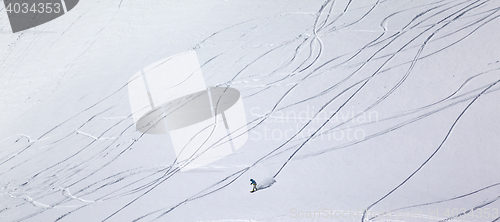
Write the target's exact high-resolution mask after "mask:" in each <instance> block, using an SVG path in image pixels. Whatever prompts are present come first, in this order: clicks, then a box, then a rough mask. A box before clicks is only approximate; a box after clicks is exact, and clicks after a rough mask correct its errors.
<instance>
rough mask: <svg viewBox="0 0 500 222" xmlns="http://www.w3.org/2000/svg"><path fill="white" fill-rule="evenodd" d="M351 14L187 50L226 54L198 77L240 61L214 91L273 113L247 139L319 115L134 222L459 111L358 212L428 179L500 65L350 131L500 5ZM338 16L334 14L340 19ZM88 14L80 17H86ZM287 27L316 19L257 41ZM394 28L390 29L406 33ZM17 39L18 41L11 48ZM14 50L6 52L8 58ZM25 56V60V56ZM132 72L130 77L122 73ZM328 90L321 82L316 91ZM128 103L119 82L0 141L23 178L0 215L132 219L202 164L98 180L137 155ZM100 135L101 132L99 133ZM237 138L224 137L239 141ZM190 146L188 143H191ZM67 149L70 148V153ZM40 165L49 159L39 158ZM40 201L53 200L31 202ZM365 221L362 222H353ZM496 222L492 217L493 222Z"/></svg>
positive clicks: (375, 6)
mask: <svg viewBox="0 0 500 222" xmlns="http://www.w3.org/2000/svg"><path fill="white" fill-rule="evenodd" d="M122 3H123V4H126V2H125V3H124V2H123V1H119V4H117V5H118V8H120V9H121V8H122V7H123V6H122ZM355 3H356V2H352V1H325V2H323V3H322V4H319V5H317V8H318V10H317V12H315V13H312V14H311V13H304V14H299V13H288V14H286V13H285V14H278V15H275V16H270V17H266V18H255V19H249V20H246V21H244V22H240V23H237V24H234V25H232V26H229V27H226V28H224V29H222V30H219V31H215V32H213V33H211V34H209V35H208V36H207V37H206V38H205V39H203V40H202V41H200V42H198V43H196V44H193V48H195V49H196V50H197V51H199V52H203V50H207V51H209V50H211V47H217V44H220V45H224V44H226V45H229V46H228V47H227V50H225V49H226V48H224V49H222V51H221V52H220V54H217V55H216V56H213V57H211V59H209V60H207V61H200V62H201V64H202V65H201V66H202V68H207V69H214V70H216V71H217V70H224V68H225V67H224V65H225V63H227V60H228V58H231V57H234V56H235V55H237V56H239V59H240V62H239V63H238V65H237V66H235V67H238V69H237V70H236V68H232V69H230V70H232V72H231V73H233V74H232V75H231V76H227V77H226V78H225V81H221V82H219V84H218V85H217V86H219V87H230V86H231V87H234V88H238V89H240V88H239V87H241V92H242V98H243V99H246V100H255V101H258V100H263V99H267V97H270V98H272V99H273V100H272V102H271V104H266V106H268V109H267V110H266V111H265V113H264V114H262V115H261V116H249V117H248V116H247V118H248V125H247V128H248V131H247V132H252V131H255V130H258V128H259V127H261V126H262V125H263V124H265V121H267V120H270V119H272V118H274V117H273V114H276V113H279V112H284V111H288V110H291V109H294V108H297V107H301V106H304V105H309V104H314V105H315V106H316V107H319V108H318V110H317V111H315V113H314V115H313V116H312V117H311V118H309V119H307V121H306V122H304V123H302V122H301V123H300V124H301V125H300V127H299V130H298V131H297V132H295V133H294V134H293V135H292V136H291V137H290V138H289V139H286V140H284V141H282V143H281V144H279V145H277V146H275V147H271V148H269V149H266V150H263V151H260V152H261V153H259V155H260V157H259V158H256V159H254V160H252V163H251V164H250V165H247V166H244V167H240V168H241V169H236V170H234V169H232V168H228V169H225V171H224V172H228V173H227V174H226V175H225V176H223V177H221V178H218V179H217V180H218V181H216V182H213V183H212V184H210V185H208V186H205V187H204V188H203V189H202V190H199V191H198V192H194V193H192V195H190V196H189V197H187V198H185V199H184V200H182V201H178V202H172V203H170V204H169V205H168V206H165V207H163V208H159V209H146V210H147V212H141V214H142V216H140V217H137V218H131V219H130V220H132V221H161V220H162V218H164V217H165V216H166V215H168V214H169V213H170V212H172V211H174V210H176V209H177V208H178V207H181V206H182V205H185V204H190V203H191V201H194V200H198V199H200V198H204V197H206V196H208V195H217V192H218V191H221V190H223V189H225V188H227V187H228V186H229V185H231V184H232V183H233V182H235V181H236V180H238V179H245V180H246V179H247V178H246V177H244V175H245V173H247V172H248V171H249V170H250V169H252V168H253V167H255V166H258V165H262V164H266V163H268V162H271V161H274V162H275V163H276V162H277V163H279V164H274V165H273V166H275V167H276V169H274V172H275V173H274V177H273V178H276V179H277V180H279V177H280V174H281V173H283V172H285V171H286V170H287V166H288V165H289V164H293V161H294V160H303V159H308V158H315V157H318V156H320V155H324V154H327V153H331V152H334V151H337V150H340V149H346V148H351V147H353V146H354V145H357V144H365V143H370V141H371V140H372V139H374V138H378V137H380V136H383V135H386V134H388V133H391V132H394V131H396V130H398V129H401V128H404V127H406V126H410V125H411V124H413V123H416V122H418V121H422V120H424V119H426V118H427V117H430V116H433V115H437V114H439V113H441V112H444V111H448V110H455V111H456V112H455V113H458V114H457V115H455V116H450V117H448V118H449V120H454V122H453V123H452V124H451V125H449V126H448V133H447V134H446V135H445V136H444V137H443V138H442V142H441V144H438V145H437V146H436V147H434V148H432V150H434V151H433V152H432V153H429V154H428V159H426V160H423V161H422V164H421V165H420V166H416V169H415V171H413V172H412V173H411V174H409V175H408V177H407V178H406V179H404V180H403V181H401V182H400V183H398V185H397V186H395V187H390V188H389V187H388V188H386V189H385V190H388V191H389V192H386V194H385V195H384V196H381V197H380V199H378V200H371V204H370V205H369V206H366V209H365V212H367V211H369V210H370V209H372V208H373V207H374V206H376V205H377V204H378V203H379V202H382V201H383V200H384V199H385V198H386V197H388V196H390V195H392V193H393V192H395V191H396V190H399V189H402V185H404V184H405V183H406V182H407V181H410V180H411V179H412V177H413V176H414V175H416V174H418V173H419V170H420V169H422V168H424V167H425V165H426V164H427V163H429V162H431V161H433V159H432V158H433V157H434V156H435V155H439V151H440V149H441V147H442V146H443V145H444V144H445V142H446V140H447V139H448V137H453V132H452V131H453V129H454V127H455V126H456V125H459V124H460V121H459V120H460V119H461V117H465V116H467V110H468V109H469V107H473V106H475V105H476V103H475V102H476V101H479V100H481V98H482V97H492V96H497V95H498V90H499V89H500V87H499V84H497V83H498V82H499V81H500V80H499V78H498V71H499V70H500V64H499V63H497V62H496V61H485V62H484V64H477V65H478V67H479V68H478V69H475V70H474V71H465V72H466V73H465V74H464V75H467V76H468V78H466V79H465V80H464V81H462V82H460V83H458V84H455V88H453V89H449V91H447V92H448V94H447V95H445V96H443V97H441V98H439V99H438V100H437V101H436V100H435V101H434V102H429V103H428V104H426V105H423V106H421V107H417V108H413V109H408V110H404V111H402V112H400V113H393V114H391V115H392V116H385V117H384V118H382V119H380V120H378V121H377V122H369V123H362V124H351V123H352V121H353V120H355V119H356V118H358V117H360V116H361V115H362V114H363V113H366V112H369V111H372V110H375V109H376V108H378V107H380V106H384V102H386V100H387V99H388V98H391V96H393V94H394V93H396V92H398V90H401V87H402V86H404V85H405V84H407V81H408V79H409V78H410V77H412V76H413V75H417V74H416V73H415V71H414V67H415V66H416V65H418V64H420V63H425V62H427V61H429V60H432V59H434V58H437V56H438V55H440V53H442V52H445V51H446V50H448V49H453V48H454V47H455V46H457V44H459V43H461V42H462V41H464V40H466V39H468V38H469V37H470V36H473V35H474V34H475V32H476V31H478V30H481V28H483V27H484V26H485V25H487V24H489V23H491V22H494V21H497V19H498V17H499V16H500V13H499V11H500V4H499V3H498V2H495V1H488V0H486V1H484V0H477V1H470V0H467V1H446V0H443V1H436V2H431V3H427V2H424V1H422V2H420V3H418V4H417V3H414V4H417V5H416V6H411V7H409V8H405V9H401V10H400V11H389V12H388V11H383V9H382V8H381V7H382V6H384V5H385V4H391V1H380V0H378V1H371V3H370V4H366V5H365V6H363V7H360V6H358V5H355ZM414 4H411V5H414ZM89 10H90V9H89ZM122 10H123V9H122ZM336 10H340V12H338V11H336ZM353 11H356V12H353ZM359 11H362V13H360V12H359ZM85 13H87V12H85ZM85 13H84V14H83V15H81V16H85ZM116 13H118V12H116ZM351 13H352V14H351ZM381 13H383V14H384V15H386V16H385V17H384V18H382V19H380V20H378V24H379V25H378V26H376V27H371V28H372V29H371V30H369V31H373V32H374V33H376V35H373V37H372V38H371V39H369V40H367V41H365V42H363V44H362V45H360V46H356V47H357V48H349V50H348V51H347V52H341V54H339V53H336V52H333V49H332V48H329V47H330V44H332V41H335V36H336V35H337V34H338V33H341V32H347V31H349V30H351V29H352V28H354V27H356V26H357V25H363V24H364V23H365V22H368V20H372V19H374V18H378V17H376V16H374V15H375V14H378V15H380V14H381ZM403 14H404V15H411V19H409V20H408V21H406V20H405V21H406V22H405V23H404V25H403V26H402V27H399V28H398V27H396V25H394V26H392V25H388V23H389V24H391V23H392V19H396V17H397V16H399V15H403ZM371 16H373V18H372V17H371ZM115 17H116V14H114V16H113V17H112V19H111V20H109V21H108V22H107V23H106V25H105V26H104V27H103V28H102V29H100V30H99V31H98V32H97V33H95V35H98V34H99V33H101V32H102V31H103V30H104V28H106V27H108V26H109V25H110V24H112V21H113V19H115ZM283 17H286V18H294V17H301V18H302V17H304V18H307V17H313V19H310V20H311V23H310V24H309V25H308V26H307V27H305V28H304V27H301V26H297V27H296V28H297V29H298V30H294V33H299V34H297V35H291V36H283V37H280V39H276V38H277V37H276V36H274V34H273V33H264V34H265V35H264V37H262V36H260V33H259V30H264V29H265V28H266V26H269V25H272V24H273V22H276V24H277V25H279V23H278V22H279V21H280V19H282V18H283ZM403 20H404V19H403ZM77 21H78V20H77ZM77 21H75V22H77ZM399 22H400V23H396V24H402V23H403V22H402V21H399ZM370 24H375V23H373V22H372V23H370ZM250 27H253V28H250ZM490 27H491V26H490ZM302 28H303V29H302ZM234 33H238V34H239V36H240V37H239V39H238V41H234V42H231V41H225V39H224V38H225V37H226V35H227V36H233V35H234ZM63 34H64V33H63ZM266 35H268V36H269V39H270V41H273V43H274V44H271V45H272V46H269V47H267V48H266V47H260V48H257V49H255V50H249V52H246V51H245V50H244V47H245V45H247V44H249V45H251V44H254V43H253V42H252V41H254V40H253V39H255V38H256V37H260V38H266ZM22 37H23V36H22V34H20V35H19V38H22ZM227 38H230V37H227ZM364 40H366V39H364ZM443 42H446V43H443ZM54 43H55V42H54ZM94 43H96V42H95V41H94V42H90V43H87V45H86V47H85V50H83V51H81V52H80V53H79V55H78V56H77V57H76V58H75V59H74V61H73V62H72V64H69V66H68V67H67V69H68V70H69V69H71V67H72V65H73V64H74V63H76V61H78V60H79V59H81V58H82V57H84V56H85V55H86V53H87V52H88V50H89V49H91V48H92V47H93V45H94ZM15 44H18V41H16V42H14V45H15ZM255 44H257V42H256V43H255ZM14 45H12V46H10V48H11V49H12V48H13V47H15V46H14ZM229 48H230V49H231V50H229ZM25 50H29V47H28V48H27V49H25ZM217 50H220V49H217ZM13 53H15V52H14V51H13V50H10V49H9V51H8V53H7V54H6V56H11V55H12V54H13ZM272 57H279V58H281V60H282V61H281V63H276V64H273V65H269V66H268V67H264V68H262V67H261V66H262V64H261V63H262V62H264V61H266V60H269V59H270V58H272ZM21 62H22V61H20V62H19V63H18V64H9V65H11V66H14V67H15V66H19V65H20V64H21ZM231 62H232V61H231ZM241 63H244V64H241ZM255 70H257V71H255ZM262 70H264V72H262ZM392 70H404V71H399V72H398V73H399V74H398V76H397V77H395V78H397V81H387V89H385V90H383V92H382V93H379V96H378V97H377V98H376V99H373V100H371V101H369V102H368V104H362V105H363V106H364V107H363V108H361V109H362V111H361V112H360V113H358V114H355V115H352V116H350V117H348V118H347V119H343V120H342V122H340V123H335V121H333V119H334V118H336V117H337V116H338V115H340V113H341V112H343V110H345V109H346V108H348V107H349V106H351V105H352V104H353V101H357V100H358V99H359V98H360V97H361V98H363V97H367V96H370V94H371V91H372V90H373V88H374V87H377V86H375V85H374V84H372V82H373V81H376V80H378V79H379V78H385V77H386V76H388V75H389V73H390V72H391V71H392ZM477 70H479V72H478V71H477ZM133 72H134V71H133V70H131V72H130V73H133ZM495 75H496V77H495ZM63 77H64V76H63ZM393 78H394V77H393ZM7 79H10V77H9V78H7ZM325 79H326V80H325ZM9 81H10V80H9ZM324 81H329V82H328V84H324V83H325V82H324ZM478 82H480V83H481V84H480V86H477V84H478ZM314 83H318V84H317V87H318V88H316V89H314V90H311V92H312V93H309V94H304V95H301V97H300V98H295V97H294V96H297V93H298V94H301V92H304V91H307V90H305V89H307V87H311V86H310V84H314ZM471 84H475V85H474V88H471V87H469V85H471ZM56 88H57V86H56ZM276 92H279V94H276ZM127 93H128V92H127V83H125V84H124V85H123V86H121V87H120V88H117V89H116V90H115V91H114V92H113V93H111V94H109V95H105V96H102V98H101V99H100V100H99V101H97V102H95V103H94V104H93V105H91V106H88V107H86V108H85V109H83V110H81V111H80V112H79V113H77V114H76V115H74V116H72V117H71V118H68V119H67V120H65V121H63V122H61V123H58V124H54V125H53V127H52V128H51V129H48V130H47V131H46V132H43V133H40V136H39V137H38V138H33V136H28V135H15V136H10V135H7V137H6V138H5V139H4V138H0V139H1V140H0V144H1V146H2V147H7V149H6V150H1V156H0V167H1V168H0V177H4V176H7V175H10V174H11V173H12V172H17V171H19V172H22V173H21V174H20V175H18V176H17V177H16V179H12V180H10V181H3V180H2V181H1V183H0V186H1V190H0V193H1V194H8V195H9V200H8V202H7V203H3V204H2V205H1V207H2V209H0V216H4V215H7V216H8V215H15V218H11V219H12V221H30V220H37V218H38V217H40V216H42V215H44V214H58V216H57V219H56V220H55V221H71V215H72V214H74V213H76V212H79V211H82V210H85V209H87V210H91V209H89V207H92V206H96V204H99V203H101V202H107V201H114V200H117V199H124V202H125V203H124V204H123V205H121V206H119V207H117V208H116V209H111V208H110V209H108V211H106V213H107V216H106V217H105V218H102V221H107V220H110V219H112V218H114V217H115V216H116V215H118V214H122V213H125V212H126V211H128V210H129V209H131V206H133V205H134V204H135V203H136V201H138V200H140V199H141V198H143V197H144V196H146V195H148V194H150V192H151V191H153V190H155V189H156V188H158V187H159V186H160V185H164V182H166V181H169V179H171V178H172V177H173V176H174V175H176V174H178V173H179V172H180V169H181V167H183V166H184V165H186V164H187V163H189V162H190V161H193V160H194V159H196V158H197V157H198V156H199V155H203V153H201V152H198V153H197V154H196V155H193V156H192V157H191V158H190V160H189V161H187V162H178V161H177V160H174V161H173V162H172V163H165V165H161V166H156V165H145V166H141V167H138V168H130V169H120V170H114V171H113V173H107V174H106V177H104V178H100V177H102V174H103V170H106V169H107V168H109V166H110V165H111V164H113V163H115V161H117V160H118V159H120V158H121V157H123V156H124V155H127V152H129V151H130V150H132V149H134V148H137V146H138V145H137V144H138V142H140V141H141V139H143V138H144V137H145V135H146V134H145V133H139V132H137V131H136V130H135V125H134V124H133V123H132V120H131V119H132V115H131V114H130V115H129V116H123V115H120V116H119V117H117V116H116V115H114V113H115V112H117V111H118V110H123V109H128V107H127V103H128V101H127V96H126V94H127ZM3 94H4V92H3V90H1V91H0V96H2V95H3ZM270 95H272V96H270ZM327 111H331V112H329V114H330V115H328V116H326V118H320V117H321V116H320V115H321V114H324V113H326V112H327ZM167 115H168V113H167ZM164 118H165V116H158V117H157V118H156V119H155V120H154V121H153V122H152V123H151V125H150V127H151V126H153V125H154V124H156V123H158V122H160V121H161V120H163V119H164ZM315 121H319V124H314V123H315ZM216 123H217V120H216V119H214V125H212V126H210V127H212V129H211V130H212V132H213V130H214V129H215V126H216ZM386 123H387V124H386ZM382 124H383V125H382ZM388 124H389V125H388ZM372 125H381V127H380V128H379V129H378V130H377V131H376V132H372V133H371V134H368V135H366V137H365V138H364V139H362V140H358V141H353V142H346V143H343V144H340V145H334V146H331V147H322V148H320V149H316V150H308V148H309V147H311V146H309V145H310V144H311V143H312V144H314V143H315V141H316V140H315V139H317V138H319V137H321V136H323V135H327V134H329V133H331V132H334V131H338V130H342V129H345V128H343V127H351V128H360V127H367V126H372ZM96 129H97V130H96ZM99 129H104V130H103V131H99ZM306 131H307V132H312V133H310V134H308V135H307V137H301V135H303V132H306ZM200 133H201V131H200ZM241 135H242V134H239V135H230V136H231V137H232V138H236V137H239V136H241ZM196 136H197V135H193V138H194V137H196ZM223 139H224V138H222V139H220V140H219V141H217V142H216V143H214V144H211V147H214V146H216V145H219V144H220V143H221V142H222V141H223ZM206 141H208V138H206V140H205V142H206ZM68 147H71V148H70V149H67V148H68ZM200 148H201V147H200ZM241 152H245V151H244V150H243V151H241ZM42 153H43V155H42ZM48 156H51V158H50V159H49V158H47V157H48ZM33 166H37V167H33ZM96 178H100V179H96ZM498 185H499V184H498V183H497V184H494V185H490V186H485V187H484V188H481V189H478V190H476V191H471V192H470V193H467V194H464V195H461V196H457V197H450V198H448V199H446V200H436V201H433V202H428V203H422V204H418V205H411V206H400V207H399V208H396V209H393V210H390V211H386V212H385V213H387V214H389V213H393V212H398V211H401V210H405V209H411V208H418V207H423V206H430V205H435V204H441V203H444V202H449V201H454V200H457V199H461V198H465V197H469V196H472V195H476V194H478V193H480V192H481V191H484V190H488V189H491V188H493V187H496V186H498ZM269 189H272V187H270V188H269ZM70 190H71V192H70ZM15 193H29V194H30V195H29V196H27V195H26V196H25V195H14V194H15ZM90 197H92V198H90ZM42 199H43V200H50V201H49V202H42V201H38V200H42ZM498 199H500V196H491V197H490V199H485V200H484V201H483V202H482V203H476V204H475V205H474V206H473V207H470V208H469V209H470V210H471V211H474V210H477V209H480V208H483V207H485V206H487V205H489V204H492V203H494V202H495V201H497V200H498ZM75 200H77V201H78V205H75V202H74V201H75ZM28 205H31V206H32V207H34V209H33V210H31V211H29V212H26V213H23V214H19V213H18V209H26V206H28ZM67 205H71V207H69V208H68V211H67V212H64V213H61V211H55V210H54V209H56V208H59V207H63V206H67ZM65 209H66V208H65ZM463 215H465V214H459V215H455V216H452V217H449V218H445V219H442V220H440V221H448V220H452V219H456V218H460V217H462V216H463ZM376 219H377V217H371V218H369V220H376ZM364 220H365V215H363V218H362V219H361V221H364ZM497 220H498V218H496V219H495V220H494V221H497Z"/></svg>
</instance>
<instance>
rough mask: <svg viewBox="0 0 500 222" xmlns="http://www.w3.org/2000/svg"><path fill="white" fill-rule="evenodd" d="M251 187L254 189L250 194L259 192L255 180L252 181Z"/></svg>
mask: <svg viewBox="0 0 500 222" xmlns="http://www.w3.org/2000/svg"><path fill="white" fill-rule="evenodd" d="M250 185H253V189H252V191H250V193H253V192H255V191H257V182H255V180H253V179H250Z"/></svg>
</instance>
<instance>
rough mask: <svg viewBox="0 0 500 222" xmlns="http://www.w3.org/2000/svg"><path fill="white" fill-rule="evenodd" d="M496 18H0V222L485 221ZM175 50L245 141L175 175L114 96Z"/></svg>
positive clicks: (182, 12)
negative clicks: (241, 110) (31, 21)
mask: <svg viewBox="0 0 500 222" xmlns="http://www.w3.org/2000/svg"><path fill="white" fill-rule="evenodd" d="M499 11H500V2H499V1H493V0H476V1H472V0H458V1H452V0H441V1H429V0H422V1H410V0H401V1H397V0H378V1H377V0H362V1H351V0H336V1H335V0H333V1H240V0H231V1H227V0H225V1H222V0H214V1H201V0H198V1H196V0H193V1H178V0H172V1H161V2H160V1H148V0H145V1H125V0H116V1H115V0H110V1H98V0H86V1H80V2H79V4H78V5H77V6H76V7H75V8H74V9H73V10H71V12H69V13H67V14H65V15H64V16H61V17H59V18H57V19H55V20H53V21H51V22H48V23H46V24H43V25H41V26H37V27H35V28H32V29H29V30H26V31H22V32H19V33H16V34H13V33H12V32H11V30H10V26H9V21H8V18H7V14H6V13H5V10H4V8H0V53H1V54H0V126H1V127H0V221H363V220H365V221H368V220H372V221H389V220H399V221H436V220H438V221H444V220H446V221H447V220H455V221H495V220H498V218H499V216H500V215H499V214H500V212H499V210H500V201H498V199H500V181H499V180H498V176H499V175H500V163H499V159H500V152H498V147H499V144H500V137H499V136H498V135H499V134H500V130H499V128H498V126H499V125H500V117H499V114H498V110H499V109H500V104H499V103H498V98H499V92H498V90H499V89H500V84H497V83H498V82H499V81H500V75H499V73H500V72H499V70H500V62H499V60H500V50H499V49H500V42H499V41H498V37H499V31H498V27H499V26H500V20H499V19H498V18H499V16H500V12H499ZM188 50H195V51H196V54H197V56H198V59H199V62H200V64H201V69H202V71H203V75H204V79H205V83H206V85H207V86H210V87H212V86H218V87H227V86H230V87H232V88H235V89H238V90H239V91H240V93H241V97H242V101H243V104H244V107H245V114H246V121H247V123H248V124H247V128H248V132H247V133H248V136H249V138H248V140H247V142H246V143H245V145H244V146H243V147H242V148H241V149H239V150H237V151H236V152H235V153H233V154H232V155H230V156H228V157H226V158H223V159H221V160H219V161H217V162H214V163H212V164H210V165H207V166H204V167H202V168H200V169H196V170H190V171H183V172H181V171H180V169H179V165H177V164H174V163H175V158H176V157H175V153H174V150H173V147H172V141H171V138H170V136H169V135H168V134H163V135H152V134H143V133H141V132H139V131H137V130H136V128H135V124H134V121H133V118H132V113H131V109H130V102H129V96H128V93H129V92H128V88H127V84H128V82H129V80H130V78H131V77H132V76H133V75H134V74H135V73H137V72H138V71H140V70H141V69H142V68H144V67H147V66H148V65H150V64H152V63H154V62H156V61H159V60H161V59H164V58H167V57H169V56H172V55H175V54H178V53H182V52H185V51H188ZM233 136H237V135H233ZM250 178H254V179H255V180H256V181H257V183H259V181H265V180H268V179H270V178H274V179H275V180H276V182H275V183H274V184H272V186H270V187H268V188H266V189H263V190H260V191H258V192H255V193H249V191H250V190H251V185H250V183H249V179H250ZM386 212H388V214H384V215H381V216H380V214H381V213H386ZM405 212H406V213H407V216H402V215H404V213H405ZM415 212H416V213H415ZM462 212H465V213H464V214H460V213H462ZM391 213H392V214H393V216H390V215H391ZM410 213H415V214H413V215H410ZM377 215H379V216H377Z"/></svg>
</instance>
